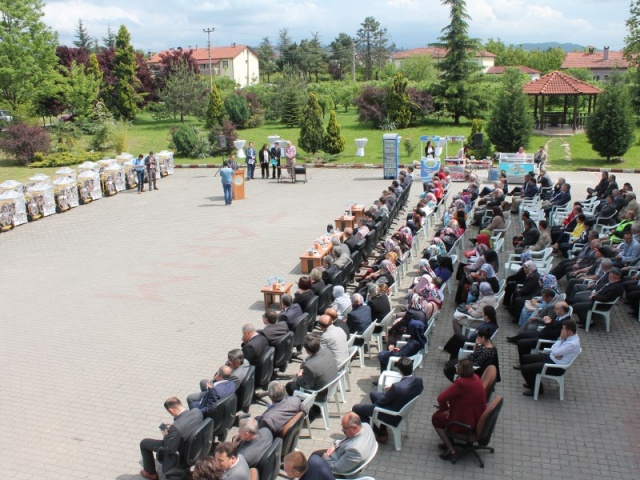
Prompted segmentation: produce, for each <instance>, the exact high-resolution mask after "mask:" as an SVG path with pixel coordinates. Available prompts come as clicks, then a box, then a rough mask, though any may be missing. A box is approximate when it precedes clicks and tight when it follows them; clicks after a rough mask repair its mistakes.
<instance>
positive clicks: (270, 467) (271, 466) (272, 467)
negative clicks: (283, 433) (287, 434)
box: [258, 437, 282, 480]
mask: <svg viewBox="0 0 640 480" xmlns="http://www.w3.org/2000/svg"><path fill="white" fill-rule="evenodd" d="M281 452H282V439H281V438H279V437H278V438H276V439H275V440H274V441H273V443H272V444H271V446H270V447H269V450H267V451H266V452H265V453H264V455H263V456H262V458H261V459H260V461H259V462H258V473H259V474H260V480H275V479H276V478H278V474H279V473H280V453H281Z"/></svg>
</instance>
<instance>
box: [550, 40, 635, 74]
mask: <svg viewBox="0 0 640 480" xmlns="http://www.w3.org/2000/svg"><path fill="white" fill-rule="evenodd" d="M629 66H630V65H629V62H628V61H627V60H625V59H624V57H623V53H622V52H614V51H611V50H609V47H604V49H603V50H602V51H596V49H595V48H594V47H588V48H587V51H586V52H568V53H567V56H566V57H565V59H564V62H562V66H561V67H560V68H561V69H563V70H566V69H568V68H587V69H589V70H591V73H592V74H593V78H594V79H595V80H602V81H605V80H607V78H609V75H611V74H612V73H613V72H614V71H617V72H621V73H624V72H626V71H627V69H628V68H629Z"/></svg>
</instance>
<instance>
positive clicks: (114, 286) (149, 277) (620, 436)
mask: <svg viewBox="0 0 640 480" xmlns="http://www.w3.org/2000/svg"><path fill="white" fill-rule="evenodd" d="M214 172H215V171H212V170H180V171H177V172H176V174H175V175H173V176H172V177H169V178H168V179H164V180H162V181H161V182H160V183H159V187H160V190H159V191H157V192H153V193H151V192H148V193H145V194H143V195H136V194H135V193H133V192H126V193H121V194H119V195H117V196H116V197H114V198H109V199H102V200H100V201H97V202H95V203H93V204H91V205H87V206H83V207H79V208H77V209H74V210H72V211H70V212H67V213H65V214H61V215H56V216H53V217H50V218H46V219H43V220H41V221H38V222H35V223H33V224H29V225H25V226H21V227H19V228H17V229H15V230H14V231H12V232H10V233H7V234H2V235H0V245H1V246H2V254H3V256H4V258H5V260H4V261H3V269H2V280H1V282H2V284H1V285H2V291H3V292H4V296H3V307H4V308H3V310H2V313H3V314H2V318H1V320H0V324H1V325H2V332H3V335H2V340H1V341H0V361H1V362H2V368H1V370H0V392H2V394H3V395H2V396H3V398H5V399H6V400H8V402H7V403H8V404H7V405H5V407H4V410H3V412H4V415H3V422H2V424H3V435H2V437H1V439H0V451H2V452H3V453H2V458H3V462H2V463H3V474H2V477H4V478H12V479H24V480H26V479H36V478H37V479H42V478H46V479H47V480H55V479H61V480H62V479H65V480H67V479H72V480H75V479H96V480H97V479H119V480H126V479H134V478H140V477H138V476H137V472H138V471H139V470H140V465H139V460H140V456H139V450H138V443H139V441H140V439H142V438H143V437H145V436H154V437H157V436H158V435H159V433H160V432H159V431H158V428H157V426H158V425H159V424H160V423H161V422H164V421H168V420H169V418H168V416H167V413H166V412H165V411H164V408H163V407H162V403H163V402H164V400H165V399H166V398H167V397H169V396H172V395H177V396H179V397H181V398H183V399H184V398H185V397H186V395H187V394H189V393H191V392H193V391H195V390H197V388H198V381H199V380H200V378H203V376H207V375H211V374H212V373H213V372H214V370H215V369H216V368H217V367H218V366H219V365H221V364H222V363H223V362H224V360H225V359H226V352H227V351H228V350H229V349H231V348H235V347H237V346H238V345H239V343H240V336H241V335H240V326H241V324H242V323H244V322H247V321H249V322H254V323H255V324H256V325H259V324H260V316H261V312H262V310H263V302H262V296H261V294H260V292H259V290H260V287H261V286H263V285H264V284H265V283H266V279H267V277H268V276H269V275H271V274H278V275H283V276H284V277H285V278H286V279H288V280H295V279H297V277H298V275H299V274H300V270H299V262H298V261H297V256H298V255H299V253H301V252H303V251H304V250H305V249H306V248H308V246H309V245H310V243H311V242H312V241H313V239H314V238H316V237H317V236H319V235H320V234H322V232H323V231H324V228H325V225H326V224H327V223H331V222H332V220H333V218H335V216H336V215H337V214H339V213H340V212H341V211H342V210H343V208H344V206H345V205H346V204H347V203H348V202H349V201H350V200H357V201H360V202H364V203H367V204H369V203H370V202H371V201H372V200H373V199H374V198H375V197H376V196H377V195H379V194H380V192H381V191H382V189H383V188H384V187H385V186H386V185H387V184H388V182H387V181H384V180H382V179H381V175H382V172H381V171H379V170H320V169H317V170H310V174H309V177H310V178H309V183H307V184H295V185H291V184H283V185H280V184H276V183H275V182H272V181H271V180H269V181H262V180H257V179H256V180H254V181H251V182H249V183H248V185H247V192H248V196H249V198H248V199H247V200H244V201H238V202H234V204H233V205H232V206H231V207H224V202H223V198H222V188H221V186H220V182H219V179H213V178H212V175H213V173H214ZM566 176H567V177H569V179H570V182H571V183H573V184H574V196H579V193H581V192H584V188H586V186H588V185H592V184H594V183H595V182H596V181H597V177H598V176H599V175H598V174H591V173H586V172H585V173H573V174H567V175H566ZM619 180H620V181H621V182H624V181H632V183H634V184H635V185H638V186H640V182H639V181H638V176H633V175H626V174H621V175H619ZM459 185H461V184H459ZM417 190H418V189H416V190H414V192H413V195H412V197H411V201H410V203H411V204H413V203H415V199H416V198H417V194H418V191H417ZM404 289H406V285H404V288H403V289H402V290H404ZM450 299H451V297H449V302H448V303H447V306H446V308H445V310H444V311H443V312H442V314H441V317H440V318H441V320H440V321H439V323H438V325H437V326H436V329H435V334H434V338H433V345H439V344H442V343H443V342H444V341H445V340H446V338H448V337H449V335H450V334H451V327H450V324H449V322H448V319H449V318H451V314H452V306H451V303H450ZM627 310H628V308H627V307H626V306H625V305H623V306H622V307H621V308H616V310H615V313H614V319H613V328H612V332H611V333H609V334H605V333H604V331H603V329H602V328H601V327H596V328H594V329H593V330H592V331H590V332H589V333H584V332H581V338H582V343H583V347H584V350H585V351H584V354H583V355H582V356H581V357H580V359H579V360H578V362H577V363H576V365H575V368H574V369H573V370H572V371H571V372H569V373H568V377H567V390H566V395H565V401H564V402H560V401H559V400H558V397H557V389H556V388H555V387H554V386H550V387H549V388H547V389H546V391H545V395H544V396H543V397H541V399H540V401H538V402H534V401H533V400H532V399H530V398H525V397H523V396H522V395H521V391H522V389H521V383H522V381H521V378H520V376H519V375H518V372H515V371H514V370H512V369H511V365H512V364H513V363H514V361H515V348H514V347H512V346H510V345H508V344H507V343H506V342H505V341H504V337H505V336H506V335H509V334H511V333H512V332H513V331H514V330H515V328H514V327H513V326H512V324H511V323H510V322H506V321H505V320H506V319H505V318H504V315H503V314H501V317H500V320H502V324H501V330H500V332H499V334H498V341H497V345H498V348H499V349H500V354H501V365H502V367H503V368H502V375H503V380H502V382H501V383H500V384H498V387H497V392H498V394H500V395H503V396H504V397H505V406H504V409H503V411H502V414H501V416H500V419H499V422H498V427H497V430H496V434H495V436H494V439H493V441H492V444H493V445H494V446H495V447H496V452H495V454H493V455H491V454H484V457H485V459H486V467H485V469H484V470H481V469H479V468H478V466H477V464H476V463H475V461H474V460H473V459H472V458H470V457H467V458H464V459H461V460H460V461H459V462H458V464H457V465H452V464H450V463H448V462H443V461H441V460H440V459H438V458H437V453H438V451H437V447H436V445H437V443H438V439H437V437H436V435H435V433H434V432H433V430H432V428H431V422H430V416H431V414H432V412H433V407H432V405H433V404H434V402H435V397H436V396H437V394H438V393H439V392H440V391H441V390H443V389H444V388H446V386H447V384H448V381H447V380H446V379H445V378H444V376H443V375H442V373H441V370H442V367H443V365H444V363H445V360H446V357H445V356H444V355H442V354H440V353H439V352H437V350H435V349H434V350H435V351H434V352H433V353H430V354H429V356H428V357H427V359H426V362H425V366H424V367H423V368H422V370H420V371H419V374H420V375H421V376H422V377H423V378H424V380H425V387H426V388H425V393H424V395H423V397H422V399H421V401H420V403H419V404H418V406H417V408H416V410H415V411H414V416H413V418H412V420H411V425H410V428H409V434H410V438H409V439H405V441H404V444H403V449H402V451H401V452H395V451H394V450H393V447H392V445H391V444H389V445H385V446H382V447H381V449H380V452H379V454H378V457H377V459H376V460H375V461H374V462H373V463H372V464H371V467H370V468H369V469H368V470H367V472H366V473H367V474H369V475H372V476H374V477H375V478H376V479H378V480H387V479H388V480H390V479H393V478H407V479H413V478H415V479H423V478H430V479H431V478H433V479H441V478H452V477H453V476H455V477H456V478H469V479H471V478H473V479H474V480H478V479H483V478H491V479H494V478H505V479H507V478H508V479H511V478H515V477H520V478H525V479H527V478H531V479H533V478H541V477H551V476H552V475H555V476H557V475H558V474H559V473H560V472H562V476H563V477H567V478H581V479H583V478H584V479H591V478H594V479H595V478H598V479H600V478H616V479H633V478H638V475H637V468H638V462H639V460H640V435H639V434H638V433H637V432H638V430H639V428H640V418H639V417H640V415H639V412H640V410H639V409H638V407H637V401H638V397H639V393H640V392H639V387H638V383H637V379H638V362H637V355H636V352H635V350H636V345H637V344H638V343H639V341H640V324H638V322H637V321H636V319H632V318H630V316H629V315H627ZM376 363H377V362H376V361H375V358H374V359H372V360H370V361H369V360H368V361H367V366H366V367H365V368H364V369H359V368H357V367H355V368H353V377H352V384H353V386H354V388H353V391H352V392H351V393H350V395H349V398H348V401H347V403H346V404H342V405H341V408H342V411H343V412H344V411H345V410H347V409H348V408H349V407H350V406H351V405H353V404H354V403H357V402H358V401H360V399H361V398H363V396H364V395H365V394H366V393H368V392H369V390H370V389H371V388H372V387H371V386H370V382H371V380H373V379H374V378H375V375H376V374H377V368H376ZM296 368H297V365H294V366H293V367H292V369H296ZM356 385H357V386H356ZM259 411H261V408H257V407H256V406H253V407H252V413H254V414H255V413H257V412H259ZM332 411H333V409H332ZM312 430H313V439H304V438H303V439H301V441H300V443H299V448H300V449H301V450H302V451H304V452H306V453H309V452H311V451H313V450H315V449H317V448H321V447H326V446H327V445H328V444H329V443H330V441H331V440H332V439H333V438H335V437H336V436H337V435H338V433H339V423H338V417H337V412H336V416H334V417H332V419H331V430H329V431H325V430H323V429H322V427H321V422H314V425H313V429H312ZM634 472H635V473H634Z"/></svg>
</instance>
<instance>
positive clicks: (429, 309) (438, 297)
mask: <svg viewBox="0 0 640 480" xmlns="http://www.w3.org/2000/svg"><path fill="white" fill-rule="evenodd" d="M441 287H442V279H441V278H439V277H434V278H432V279H431V282H430V283H427V284H426V285H424V286H423V287H422V288H421V289H419V290H418V291H417V293H418V295H420V296H421V297H422V300H423V303H422V306H423V308H424V313H425V315H426V316H427V318H431V317H433V315H435V313H436V312H437V311H438V310H440V309H441V308H442V302H443V301H444V294H443V293H442V290H441Z"/></svg>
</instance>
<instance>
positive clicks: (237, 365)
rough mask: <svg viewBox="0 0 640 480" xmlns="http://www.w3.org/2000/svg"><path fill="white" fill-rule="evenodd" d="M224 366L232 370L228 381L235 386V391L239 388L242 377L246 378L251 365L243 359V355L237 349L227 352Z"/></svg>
mask: <svg viewBox="0 0 640 480" xmlns="http://www.w3.org/2000/svg"><path fill="white" fill-rule="evenodd" d="M225 365H227V366H229V367H231V369H232V370H233V372H232V373H231V376H230V377H229V380H231V381H232V382H233V383H234V384H235V386H236V390H237V389H238V388H240V384H241V383H242V381H243V380H244V377H246V376H247V373H248V372H249V367H251V365H250V364H249V362H247V360H246V359H245V358H244V353H242V350H241V349H239V348H234V349H233V350H229V353H227V362H226V364H225Z"/></svg>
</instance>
